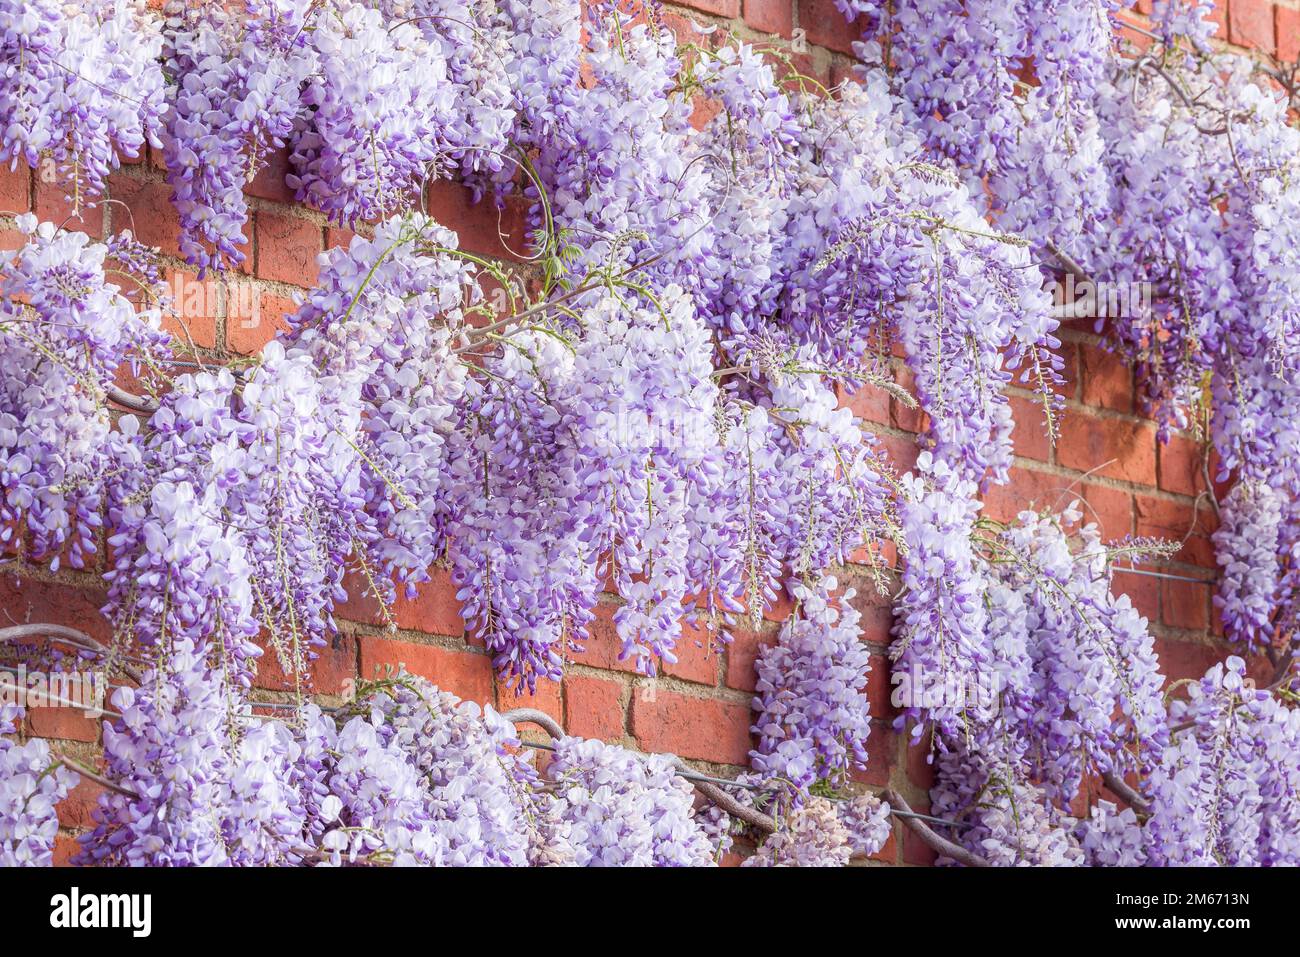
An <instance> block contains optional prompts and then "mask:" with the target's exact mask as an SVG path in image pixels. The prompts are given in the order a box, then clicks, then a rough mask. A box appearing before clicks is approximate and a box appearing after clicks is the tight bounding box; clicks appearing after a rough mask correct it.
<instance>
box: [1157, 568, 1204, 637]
mask: <svg viewBox="0 0 1300 957" xmlns="http://www.w3.org/2000/svg"><path fill="white" fill-rule="evenodd" d="M1160 585H1161V595H1160V611H1161V614H1162V615H1163V616H1164V623H1165V624H1166V625H1169V626H1170V627H1173V628H1186V629H1189V630H1192V631H1204V630H1205V629H1206V628H1208V627H1210V587H1209V585H1208V584H1206V585H1200V584H1195V583H1193V582H1184V581H1173V580H1171V579H1164V580H1162V581H1161V583H1160Z"/></svg>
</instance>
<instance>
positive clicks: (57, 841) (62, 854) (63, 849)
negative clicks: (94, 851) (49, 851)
mask: <svg viewBox="0 0 1300 957" xmlns="http://www.w3.org/2000/svg"><path fill="white" fill-rule="evenodd" d="M80 850H81V844H80V843H78V841H77V839H76V838H75V837H72V836H70V835H68V834H56V835H55V836H54V866H55V867H71V866H72V859H73V857H75V856H76V854H77V852H78V851H80Z"/></svg>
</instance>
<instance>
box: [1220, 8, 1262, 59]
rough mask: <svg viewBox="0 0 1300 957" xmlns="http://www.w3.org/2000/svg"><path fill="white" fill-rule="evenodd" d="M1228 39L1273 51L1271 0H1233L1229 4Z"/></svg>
mask: <svg viewBox="0 0 1300 957" xmlns="http://www.w3.org/2000/svg"><path fill="white" fill-rule="evenodd" d="M1228 41H1229V42H1231V43H1235V44H1237V45H1238V46H1244V47H1251V48H1252V49H1255V50H1262V51H1263V52H1265V53H1272V52H1273V4H1272V2H1271V0H1232V2H1231V3H1229V4H1228Z"/></svg>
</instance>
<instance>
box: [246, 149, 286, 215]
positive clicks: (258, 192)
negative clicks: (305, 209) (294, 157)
mask: <svg viewBox="0 0 1300 957" xmlns="http://www.w3.org/2000/svg"><path fill="white" fill-rule="evenodd" d="M289 153H290V150H289V148H288V147H287V146H286V147H285V148H284V149H280V150H276V151H275V152H274V153H272V154H271V155H270V156H268V157H267V158H266V165H265V166H263V167H262V168H261V169H260V170H258V171H257V175H256V176H254V177H253V180H252V182H250V183H249V184H248V185H247V186H245V187H244V192H245V193H247V194H248V195H249V196H256V197H258V198H259V199H270V200H275V201H276V202H280V203H291V202H293V190H291V189H290V188H289V186H288V184H287V183H285V181H284V178H285V176H287V175H288V174H289V172H290V168H289Z"/></svg>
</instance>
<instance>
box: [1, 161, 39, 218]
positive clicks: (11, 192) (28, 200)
mask: <svg viewBox="0 0 1300 957" xmlns="http://www.w3.org/2000/svg"><path fill="white" fill-rule="evenodd" d="M31 208H32V171H31V170H30V169H28V168H27V167H26V166H25V165H24V164H22V163H19V164H18V168H17V169H15V170H10V169H9V165H8V164H7V163H6V164H3V165H0V215H4V216H12V215H14V214H16V213H25V212H27V211H28V210H30V209H31Z"/></svg>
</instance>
